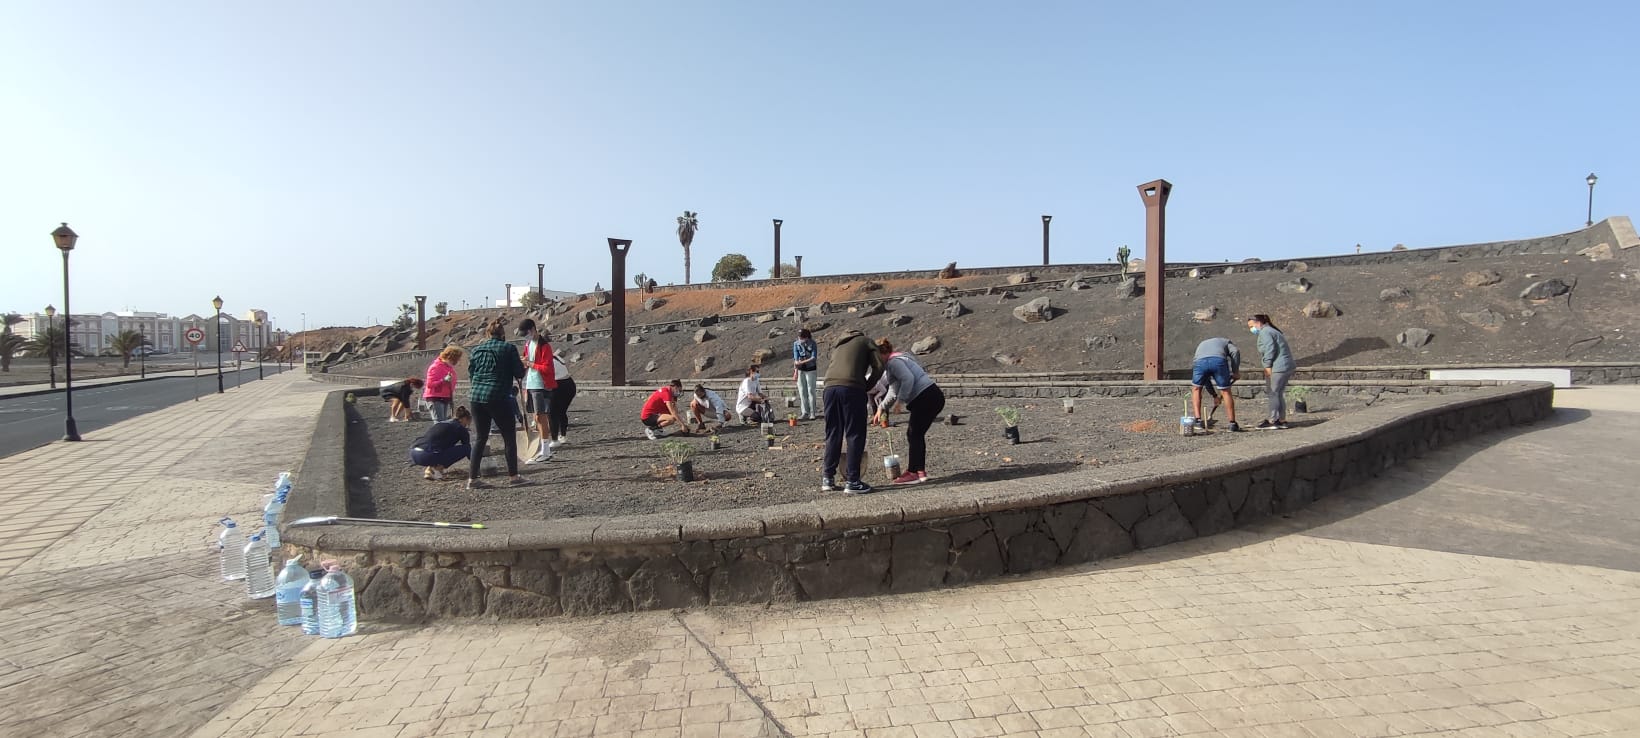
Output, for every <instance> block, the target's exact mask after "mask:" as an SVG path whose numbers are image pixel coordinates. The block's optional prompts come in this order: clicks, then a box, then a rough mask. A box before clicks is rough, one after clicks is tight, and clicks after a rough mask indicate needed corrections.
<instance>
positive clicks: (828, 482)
mask: <svg viewBox="0 0 1640 738" xmlns="http://www.w3.org/2000/svg"><path fill="white" fill-rule="evenodd" d="M820 491H821V492H836V491H837V482H836V481H834V480H833V479H832V478H831V477H822V478H821V479H820Z"/></svg>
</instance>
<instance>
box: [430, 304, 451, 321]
mask: <svg viewBox="0 0 1640 738" xmlns="http://www.w3.org/2000/svg"><path fill="white" fill-rule="evenodd" d="M433 312H435V313H437V314H438V316H439V317H440V318H442V317H444V314H445V313H448V312H450V303H448V302H441V303H438V304H436V305H434V306H433Z"/></svg>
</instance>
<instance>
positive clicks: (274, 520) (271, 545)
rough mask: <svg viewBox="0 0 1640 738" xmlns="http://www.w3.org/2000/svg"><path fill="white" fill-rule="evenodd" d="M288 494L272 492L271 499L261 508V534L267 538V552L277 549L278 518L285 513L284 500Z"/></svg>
mask: <svg viewBox="0 0 1640 738" xmlns="http://www.w3.org/2000/svg"><path fill="white" fill-rule="evenodd" d="M288 495H289V492H274V493H273V499H271V500H268V504H267V506H266V507H263V508H262V532H263V533H265V534H267V537H268V550H270V551H273V550H276V549H278V548H279V516H280V514H281V513H283V512H284V511H285V500H286V498H287V496H288Z"/></svg>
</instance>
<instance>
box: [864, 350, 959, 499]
mask: <svg viewBox="0 0 1640 738" xmlns="http://www.w3.org/2000/svg"><path fill="white" fill-rule="evenodd" d="M877 355H878V356H881V357H882V359H883V376H884V378H885V379H886V380H887V384H888V389H887V391H886V392H884V393H883V400H882V403H881V404H880V405H878V407H877V420H878V421H881V420H882V418H883V415H885V414H887V413H890V412H893V410H894V406H895V405H896V404H901V405H904V406H905V410H906V412H908V413H910V414H911V419H910V420H908V421H906V424H905V445H906V465H905V472H904V473H903V474H901V475H900V476H898V477H895V478H894V483H895V484H917V483H918V482H926V481H928V429H929V428H931V427H933V425H934V419H935V418H937V417H939V415H940V411H942V410H944V409H945V392H944V391H942V390H941V389H940V386H939V385H937V384H935V383H934V378H933V377H930V376H928V372H926V371H923V368H922V365H921V364H918V363H917V360H916V359H913V358H911V356H909V355H907V354H902V353H896V352H895V351H894V344H892V343H889V341H888V339H886V338H879V339H877Z"/></svg>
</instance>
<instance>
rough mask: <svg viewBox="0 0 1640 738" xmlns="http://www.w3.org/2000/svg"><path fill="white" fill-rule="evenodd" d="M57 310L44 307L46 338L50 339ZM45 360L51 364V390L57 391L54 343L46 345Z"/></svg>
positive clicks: (55, 346)
mask: <svg viewBox="0 0 1640 738" xmlns="http://www.w3.org/2000/svg"><path fill="white" fill-rule="evenodd" d="M55 317H57V308H54V307H52V306H50V305H47V306H46V338H48V339H49V338H51V330H52V329H53V328H55V327H56V325H55V323H56V321H54V320H52V318H55ZM46 359H47V362H48V363H50V364H51V388H52V389H57V345H56V342H50V343H47V344H46Z"/></svg>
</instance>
